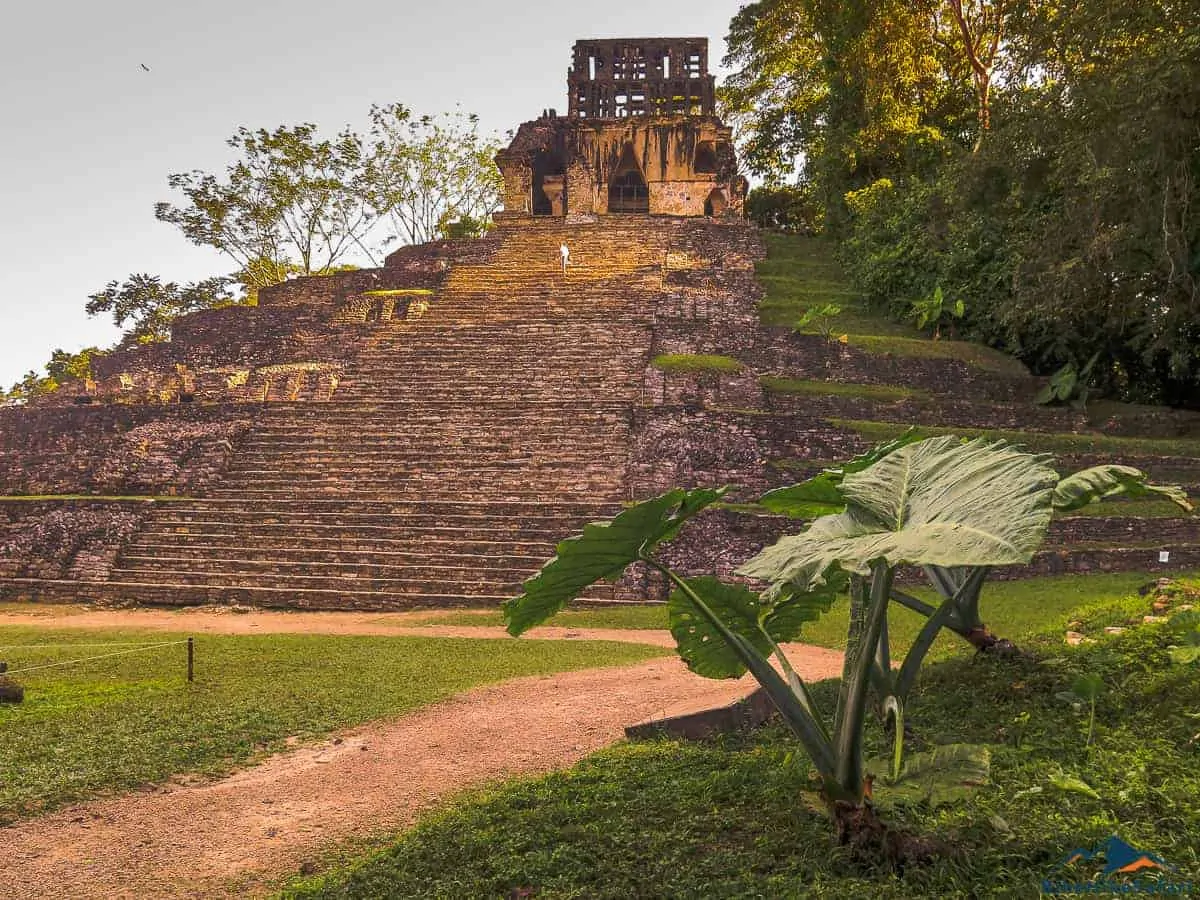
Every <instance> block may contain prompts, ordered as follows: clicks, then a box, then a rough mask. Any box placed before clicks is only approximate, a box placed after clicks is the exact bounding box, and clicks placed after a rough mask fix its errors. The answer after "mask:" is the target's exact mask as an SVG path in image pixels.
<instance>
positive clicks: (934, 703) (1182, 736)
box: [288, 584, 1200, 900]
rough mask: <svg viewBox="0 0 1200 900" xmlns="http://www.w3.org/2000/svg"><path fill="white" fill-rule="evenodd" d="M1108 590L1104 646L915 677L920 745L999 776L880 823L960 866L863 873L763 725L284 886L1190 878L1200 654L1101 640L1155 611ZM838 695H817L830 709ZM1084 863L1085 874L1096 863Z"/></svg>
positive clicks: (935, 892)
mask: <svg viewBox="0 0 1200 900" xmlns="http://www.w3.org/2000/svg"><path fill="white" fill-rule="evenodd" d="M1116 590H1117V586H1116V585H1115V584H1114V585H1110V586H1109V587H1108V588H1105V589H1104V590H1102V591H1099V592H1097V593H1095V594H1094V595H1092V596H1090V597H1086V598H1082V600H1083V602H1084V604H1085V606H1087V607H1088V610H1089V611H1088V612H1086V613H1083V615H1084V617H1085V619H1086V620H1087V624H1086V625H1085V629H1086V630H1089V631H1090V632H1091V633H1093V634H1095V635H1096V636H1097V639H1098V642H1097V643H1096V644H1094V645H1090V646H1082V647H1079V648H1067V647H1065V646H1064V645H1063V644H1062V641H1061V632H1059V631H1058V630H1057V616H1056V617H1055V618H1054V621H1055V625H1054V627H1053V628H1051V629H1050V630H1049V631H1048V633H1047V634H1046V635H1045V636H1044V637H1042V638H1040V639H1036V640H1033V641H1032V642H1031V643H1032V646H1033V647H1034V649H1035V650H1036V651H1037V652H1038V653H1039V655H1040V657H1041V659H1042V660H1043V662H1030V661H1024V660H1022V661H1009V662H1000V661H994V660H989V659H986V658H983V659H972V658H967V659H961V658H959V659H951V660H946V661H942V662H939V663H937V664H935V665H933V666H932V667H930V668H929V669H927V670H926V672H925V674H924V675H923V676H922V683H921V685H920V693H919V695H918V696H917V697H916V698H914V701H913V702H912V703H911V704H910V707H909V715H908V721H909V724H910V725H911V727H912V729H913V730H914V733H915V735H916V737H915V738H914V740H913V741H912V742H911V743H912V744H913V747H914V748H919V747H922V746H925V745H927V744H928V743H946V742H951V741H970V742H983V743H988V744H990V745H992V756H993V766H992V778H993V784H991V785H990V786H987V787H985V788H983V789H982V790H981V791H979V792H978V793H977V794H976V795H975V796H974V797H973V799H972V801H971V802H970V803H968V804H960V805H956V806H952V807H944V808H942V809H940V810H936V811H934V810H929V809H927V808H923V807H913V808H908V809H899V810H897V811H895V812H893V813H891V814H889V817H890V819H891V820H892V821H893V822H895V823H897V824H900V825H903V826H904V827H906V828H908V829H910V830H914V831H921V832H926V833H937V834H939V835H941V836H942V837H944V838H948V839H951V840H953V841H954V842H955V843H956V844H957V845H958V846H959V847H960V848H961V850H962V856H961V857H959V858H955V859H948V860H945V861H943V862H940V863H937V864H935V865H932V866H930V867H928V868H923V869H917V870H909V871H908V872H907V873H904V874H902V875H897V874H896V873H892V872H886V871H872V870H864V869H863V868H861V867H856V866H855V865H853V864H852V863H851V862H850V861H849V860H847V859H846V858H845V857H844V856H843V855H842V854H841V853H840V852H838V851H836V850H834V849H832V848H831V839H830V830H829V826H828V823H827V822H826V821H825V819H824V818H823V816H822V815H821V814H820V813H819V812H818V811H816V810H814V809H813V808H812V807H811V806H809V805H807V804H806V803H805V802H804V800H803V799H802V798H801V793H802V792H803V791H804V790H806V789H807V788H809V787H810V782H809V780H808V775H809V772H808V766H807V763H806V762H805V761H804V760H803V758H802V754H801V753H796V754H795V755H793V751H794V750H795V749H796V745H795V743H794V741H793V740H792V739H791V738H790V736H789V735H788V734H787V733H785V732H784V731H783V730H782V729H779V728H767V729H763V730H761V731H758V732H756V733H754V734H751V735H741V736H731V737H726V738H722V739H719V740H717V741H710V742H703V743H682V742H671V741H649V742H634V743H629V744H623V745H620V746H617V747H614V748H610V749H609V750H606V751H604V752H602V753H599V754H596V755H595V756H592V757H590V758H589V759H587V760H585V761H584V762H583V763H581V764H580V765H578V766H576V767H575V768H573V769H571V770H569V771H567V772H562V773H558V774H555V775H552V776H549V777H546V778H540V779H534V780H524V781H518V782H511V783H508V784H505V785H501V786H499V787H497V788H496V789H494V790H492V791H489V792H486V793H481V794H477V795H474V796H472V797H467V798H464V799H462V800H460V801H459V802H457V803H455V804H453V805H452V806H450V807H448V808H446V809H445V810H444V811H442V812H440V813H438V814H436V815H433V816H431V817H428V818H426V819H425V820H424V821H422V822H421V823H420V824H419V825H418V826H417V827H416V828H415V829H414V830H412V831H410V832H408V833H407V834H405V835H404V836H403V837H401V838H400V839H399V840H398V841H397V842H396V843H395V844H394V845H392V846H391V847H390V848H388V849H387V850H385V851H383V852H382V853H380V854H378V855H377V856H375V857H374V858H372V859H370V860H368V861H366V862H365V863H362V864H360V865H359V866H358V867H356V868H354V869H352V870H342V871H337V872H334V873H333V874H331V875H330V876H328V877H326V878H324V879H316V880H314V881H310V882H307V883H303V884H299V885H297V886H296V887H294V888H293V889H292V890H291V891H289V892H288V896H292V897H324V898H335V897H339V898H340V897H356V898H366V897H380V896H403V897H434V896H436V897H462V898H467V897H471V898H477V897H478V898H483V897H504V896H514V895H516V894H515V893H514V892H516V891H520V890H521V889H532V890H533V893H532V894H530V896H536V897H539V898H560V897H561V898H566V897H572V898H574V897H588V898H614V900H615V898H626V897H668V896H669V897H697V898H699V897H705V898H709V897H712V898H719V897H729V898H735V897H736V898H741V897H799V896H815V897H829V898H839V900H840V898H897V900H899V898H912V897H929V898H942V897H944V898H960V897H971V896H978V897H1029V896H1036V895H1037V893H1038V884H1039V882H1040V880H1041V879H1042V878H1043V877H1046V876H1047V875H1050V874H1051V873H1052V871H1053V868H1054V866H1055V864H1056V863H1057V862H1058V861H1059V860H1060V859H1061V858H1062V857H1063V855H1064V854H1065V853H1067V852H1068V851H1070V850H1071V849H1073V848H1075V847H1080V846H1083V847H1091V846H1093V845H1094V844H1096V843H1098V842H1099V841H1101V840H1103V839H1104V838H1106V837H1108V836H1109V835H1110V834H1113V833H1118V834H1120V835H1121V836H1122V837H1123V838H1124V839H1125V840H1127V841H1129V842H1130V843H1132V844H1134V845H1136V846H1139V847H1143V848H1146V849H1150V850H1153V851H1155V852H1157V853H1159V854H1160V855H1162V856H1163V857H1165V858H1166V859H1167V860H1168V861H1169V862H1171V863H1172V864H1174V865H1175V866H1177V867H1178V871H1177V872H1176V873H1175V877H1176V879H1178V880H1187V879H1189V878H1191V879H1192V880H1196V879H1197V878H1198V877H1200V806H1198V805H1197V804H1196V802H1195V798H1196V797H1197V796H1200V768H1198V767H1197V766H1196V760H1197V752H1198V751H1197V745H1198V743H1200V734H1197V731H1200V722H1197V721H1196V718H1195V715H1196V713H1197V712H1200V709H1198V707H1197V697H1200V665H1196V666H1192V667H1188V668H1184V667H1179V666H1172V665H1170V664H1169V662H1168V660H1167V658H1166V654H1165V647H1166V646H1167V645H1168V644H1169V642H1170V638H1169V636H1168V634H1167V633H1166V632H1165V631H1164V630H1163V629H1162V628H1161V627H1160V626H1147V627H1143V628H1138V629H1135V630H1133V631H1130V632H1128V633H1126V634H1124V635H1121V636H1119V637H1112V638H1107V637H1105V636H1104V635H1103V632H1102V626H1103V625H1105V624H1109V623H1111V622H1116V621H1121V622H1124V621H1127V620H1129V619H1131V618H1138V617H1140V615H1141V613H1143V612H1145V611H1147V610H1146V607H1147V601H1145V600H1144V599H1141V598H1136V597H1134V598H1126V599H1123V600H1113V599H1112V597H1111V592H1113V591H1116ZM997 612H998V611H997ZM996 618H997V620H999V619H1001V618H1002V617H1000V616H999V615H997V616H996ZM1046 660H1049V661H1050V662H1051V663H1053V664H1046V662H1045V661H1046ZM1083 672H1091V673H1096V674H1099V675H1100V676H1101V677H1102V679H1103V681H1104V684H1105V689H1104V692H1103V694H1102V695H1101V697H1100V700H1099V702H1098V706H1097V724H1096V736H1095V744H1094V746H1093V747H1092V748H1091V750H1090V752H1089V751H1088V749H1087V748H1086V747H1085V734H1086V718H1084V717H1083V716H1082V715H1080V714H1079V713H1077V712H1075V711H1073V709H1072V707H1071V705H1070V704H1068V703H1066V702H1064V701H1062V700H1060V699H1058V697H1057V696H1056V695H1057V694H1059V693H1061V692H1063V691H1065V690H1068V688H1069V685H1070V683H1071V681H1072V679H1073V678H1074V677H1075V675H1076V674H1078V673H1083ZM834 687H835V684H834V683H833V682H826V683H822V684H821V685H818V686H817V695H818V701H819V703H820V704H821V705H822V706H823V707H824V708H826V709H827V710H828V709H830V708H832V703H833V692H834ZM868 743H869V751H868V752H871V753H883V752H885V751H886V749H887V746H888V744H887V740H886V737H885V736H884V735H883V734H882V733H881V732H880V730H879V729H878V728H877V727H875V726H874V725H872V727H871V729H870V732H869V734H868ZM1062 773H1067V774H1070V775H1074V776H1077V777H1079V778H1082V779H1084V780H1085V781H1086V782H1087V783H1088V784H1089V785H1090V786H1091V787H1092V788H1093V789H1094V790H1095V792H1096V793H1097V794H1098V795H1099V796H1098V797H1091V796H1087V795H1085V794H1082V793H1075V792H1064V791H1062V790H1060V789H1058V788H1055V787H1054V786H1053V785H1052V784H1051V781H1050V779H1051V778H1053V777H1055V776H1058V775H1060V774H1062ZM1076 871H1078V872H1079V875H1078V877H1079V878H1080V879H1081V880H1086V879H1088V878H1090V877H1093V876H1094V875H1095V874H1096V872H1097V871H1098V867H1092V868H1090V869H1088V868H1084V869H1082V870H1076Z"/></svg>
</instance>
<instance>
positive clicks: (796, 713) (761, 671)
mask: <svg viewBox="0 0 1200 900" xmlns="http://www.w3.org/2000/svg"><path fill="white" fill-rule="evenodd" d="M668 575H669V577H670V578H671V581H672V582H673V583H674V584H675V587H676V589H677V590H678V591H679V592H680V593H682V594H684V595H690V596H689V597H688V599H689V600H690V602H691V609H692V610H693V611H694V612H695V613H696V614H697V615H698V616H699V618H701V619H703V620H704V622H705V625H706V627H707V628H710V629H711V632H710V635H715V637H716V638H719V639H720V640H722V641H724V642H725V643H726V644H727V645H728V646H729V647H730V648H732V649H733V651H734V652H735V653H736V655H737V656H738V658H739V659H740V660H741V664H742V665H743V666H745V667H746V668H747V669H749V671H750V674H752V675H753V676H754V679H755V680H756V681H757V682H758V683H759V684H760V685H762V687H763V690H765V691H766V692H767V696H768V697H770V698H771V702H772V703H774V704H775V708H776V709H778V710H779V713H780V715H781V716H783V720H784V721H785V722H786V723H787V724H788V726H789V727H790V728H791V729H792V731H793V732H794V733H795V735H796V737H798V738H799V739H800V742H801V743H802V744H803V745H804V748H805V750H807V751H808V754H809V756H810V757H811V758H812V761H813V765H814V766H816V769H817V771H818V772H819V773H820V774H821V777H822V778H823V779H824V780H826V781H827V782H829V781H831V780H832V779H834V777H835V760H834V756H833V747H832V745H831V744H830V740H829V735H828V734H827V733H826V731H825V728H824V726H823V725H822V724H821V721H820V719H819V718H818V716H817V711H816V709H815V707H814V706H813V703H812V698H811V697H810V696H809V695H808V691H807V689H806V688H805V687H804V683H803V682H802V681H800V680H799V679H798V678H793V677H792V675H791V674H790V672H789V678H788V680H786V681H785V680H784V678H783V677H782V676H781V675H780V674H779V672H777V671H776V670H775V668H774V667H773V666H772V665H771V663H770V661H769V660H768V659H767V656H766V655H765V654H764V653H763V652H762V651H761V650H760V649H759V647H757V646H755V645H754V644H752V643H751V642H750V641H749V640H747V639H746V638H745V637H743V636H742V634H740V633H739V632H738V631H735V630H733V629H731V628H730V627H729V626H727V625H726V624H725V620H726V618H727V617H730V616H729V615H728V613H726V614H724V615H722V614H719V613H718V612H717V611H716V610H714V609H713V608H712V607H710V606H709V599H710V598H706V597H705V596H702V595H701V594H700V593H698V592H697V591H696V590H695V589H694V588H693V586H692V584H693V583H692V582H687V581H684V580H683V579H682V578H680V577H679V576H678V575H676V574H675V573H674V572H668ZM698 581H699V586H700V587H701V589H702V590H704V589H709V588H711V587H712V585H711V583H710V581H705V580H703V579H699V580H698ZM717 585H718V586H719V587H718V588H717V590H715V591H710V593H718V594H719V591H720V588H724V587H727V586H726V585H720V583H719V582H718V583H717ZM711 599H714V600H715V601H716V602H717V603H721V602H722V599H721V597H720V596H716V597H713V598H711ZM735 602H740V603H742V604H743V605H744V603H745V601H744V598H743V599H742V600H740V601H738V600H736V598H735ZM743 627H744V626H743ZM691 634H692V633H691V632H690V631H689V632H688V635H689V637H690V636H691ZM696 639H697V640H698V641H701V638H700V637H697V638H696ZM781 655H782V654H781Z"/></svg>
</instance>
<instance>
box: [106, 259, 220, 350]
mask: <svg viewBox="0 0 1200 900" xmlns="http://www.w3.org/2000/svg"><path fill="white" fill-rule="evenodd" d="M230 284H231V279H229V278H208V279H205V280H204V281H198V282H195V283H193V284H187V285H184V286H182V287H180V286H179V285H178V284H176V283H175V282H173V281H168V282H165V283H164V282H163V281H162V279H160V278H159V277H158V276H157V275H146V274H138V275H130V276H129V278H127V279H126V280H125V282H124V283H122V282H119V281H110V282H109V283H108V284H107V285H105V287H104V290H102V291H97V292H96V293H95V294H92V295H90V296H89V297H88V301H87V305H86V307H85V309H86V310H87V314H88V315H89V316H96V315H99V314H100V313H106V312H107V313H112V319H113V324H114V325H116V326H117V327H118V328H121V329H127V332H126V335H125V338H124V341H125V342H126V343H148V342H151V341H165V340H168V339H169V338H170V336H171V323H172V322H173V321H174V320H175V319H177V318H179V317H180V316H182V315H186V314H187V313H190V312H196V311H198V310H202V309H216V308H218V307H222V306H230V305H232V304H233V303H234V302H235V301H234V297H233V295H232V294H231V293H230V292H229V285H230Z"/></svg>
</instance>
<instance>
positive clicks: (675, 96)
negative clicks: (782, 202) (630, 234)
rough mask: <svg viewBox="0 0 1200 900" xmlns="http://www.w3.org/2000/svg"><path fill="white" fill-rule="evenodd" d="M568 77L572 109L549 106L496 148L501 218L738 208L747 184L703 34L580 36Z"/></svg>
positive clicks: (729, 215)
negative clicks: (718, 106)
mask: <svg viewBox="0 0 1200 900" xmlns="http://www.w3.org/2000/svg"><path fill="white" fill-rule="evenodd" d="M567 84H568V88H569V90H570V97H569V106H568V114H567V115H566V116H559V115H558V114H557V113H556V112H555V111H554V110H552V109H551V110H546V111H545V112H544V113H543V114H542V116H541V118H539V119H535V120H533V121H531V122H525V123H523V124H522V125H521V127H520V128H518V129H517V133H516V134H515V135H514V136H513V139H512V143H510V144H509V145H508V146H507V147H505V148H504V149H503V150H501V151H500V152H499V153H497V154H496V165H497V166H498V167H499V169H500V174H501V175H502V176H503V177H504V209H503V210H502V211H501V212H498V213H497V214H496V216H495V219H496V222H497V223H498V224H509V223H511V224H518V223H521V222H526V221H529V220H531V219H533V218H536V217H542V216H545V217H550V218H558V217H562V218H565V219H566V220H567V221H568V222H575V223H583V222H594V221H598V217H600V216H613V215H630V214H646V215H660V216H708V217H711V218H714V219H737V218H739V217H740V216H741V214H742V210H743V208H744V202H745V199H746V191H747V189H748V184H747V182H746V179H745V178H744V177H742V176H741V175H740V174H738V167H737V156H736V153H735V150H734V146H733V131H732V130H731V129H730V128H729V127H728V126H726V125H725V124H724V123H722V122H721V120H720V119H718V118H717V116H716V112H715V108H714V91H715V84H714V79H713V76H712V75H710V74H708V39H707V38H604V39H602V40H585V41H576V43H575V47H574V50H573V62H572V64H571V68H570V70H569V71H568V73H567Z"/></svg>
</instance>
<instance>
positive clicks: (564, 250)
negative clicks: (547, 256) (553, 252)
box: [558, 243, 571, 275]
mask: <svg viewBox="0 0 1200 900" xmlns="http://www.w3.org/2000/svg"><path fill="white" fill-rule="evenodd" d="M558 252H559V253H560V254H562V266H563V274H564V275H566V274H567V263H568V262H570V261H571V250H570V248H569V247H568V246H567V245H566V244H565V243H564V244H561V245H559V248H558Z"/></svg>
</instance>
